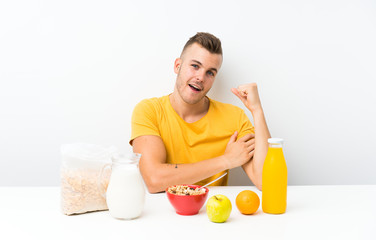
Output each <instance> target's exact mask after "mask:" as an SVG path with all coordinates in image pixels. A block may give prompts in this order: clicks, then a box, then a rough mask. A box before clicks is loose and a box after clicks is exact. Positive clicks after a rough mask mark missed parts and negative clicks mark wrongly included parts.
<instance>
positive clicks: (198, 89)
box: [189, 84, 201, 91]
mask: <svg viewBox="0 0 376 240" xmlns="http://www.w3.org/2000/svg"><path fill="white" fill-rule="evenodd" d="M189 86H191V87H193V88H194V89H196V90H197V91H201V89H200V88H198V87H196V86H194V85H191V84H189Z"/></svg>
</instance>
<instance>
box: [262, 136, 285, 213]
mask: <svg viewBox="0 0 376 240" xmlns="http://www.w3.org/2000/svg"><path fill="white" fill-rule="evenodd" d="M268 143H269V148H268V153H267V155H266V158H265V161H264V166H263V170H262V210H263V211H264V212H265V213H271V214H281V213H284V212H285V211H286V205H287V166H286V161H285V158H284V156H283V151H282V143H283V139H281V138H269V139H268Z"/></svg>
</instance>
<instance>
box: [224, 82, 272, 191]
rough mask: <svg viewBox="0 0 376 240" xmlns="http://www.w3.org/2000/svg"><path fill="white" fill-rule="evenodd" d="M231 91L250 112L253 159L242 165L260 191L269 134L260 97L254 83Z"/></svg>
mask: <svg viewBox="0 0 376 240" xmlns="http://www.w3.org/2000/svg"><path fill="white" fill-rule="evenodd" d="M231 91H232V92H233V93H234V94H235V95H236V96H237V97H238V98H239V99H240V100H241V101H242V102H243V104H244V105H245V106H246V107H247V108H248V109H249V111H251V113H252V116H253V119H254V125H255V126H254V127H255V150H254V156H253V159H252V160H251V161H249V162H247V163H246V164H244V165H243V169H244V171H245V172H246V173H247V175H248V177H249V178H250V179H251V180H252V182H253V183H254V184H255V185H256V187H257V188H258V189H260V190H261V186H262V167H263V165H264V160H265V157H266V153H267V151H268V142H267V140H268V138H270V133H269V129H268V126H267V124H266V120H265V116H264V111H263V109H262V106H261V101H260V97H259V94H258V90H257V85H256V83H250V84H245V85H241V86H239V87H238V88H232V89H231Z"/></svg>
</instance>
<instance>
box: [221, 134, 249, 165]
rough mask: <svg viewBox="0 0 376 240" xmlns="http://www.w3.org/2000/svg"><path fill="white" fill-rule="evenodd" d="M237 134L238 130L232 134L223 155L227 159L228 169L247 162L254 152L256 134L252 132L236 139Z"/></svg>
mask: <svg viewBox="0 0 376 240" xmlns="http://www.w3.org/2000/svg"><path fill="white" fill-rule="evenodd" d="M237 136H238V132H235V133H234V134H233V135H232V136H231V138H230V141H229V142H228V143H227V147H226V150H225V153H224V155H223V156H224V158H225V159H226V162H227V168H228V169H231V168H234V167H239V166H241V165H243V164H245V163H247V162H248V161H249V160H250V159H251V158H252V157H253V154H254V150H255V138H254V137H255V135H254V134H252V133H250V134H247V135H245V136H243V137H241V138H239V139H238V140H236V138H237Z"/></svg>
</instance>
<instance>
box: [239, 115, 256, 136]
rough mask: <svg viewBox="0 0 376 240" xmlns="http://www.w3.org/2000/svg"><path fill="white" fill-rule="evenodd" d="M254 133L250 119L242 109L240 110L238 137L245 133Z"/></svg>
mask: <svg viewBox="0 0 376 240" xmlns="http://www.w3.org/2000/svg"><path fill="white" fill-rule="evenodd" d="M249 133H255V128H254V126H253V125H252V123H251V121H250V120H249V118H248V116H247V115H246V114H245V112H244V111H243V110H241V112H240V117H239V134H238V138H241V137H243V136H244V135H246V134H249Z"/></svg>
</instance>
